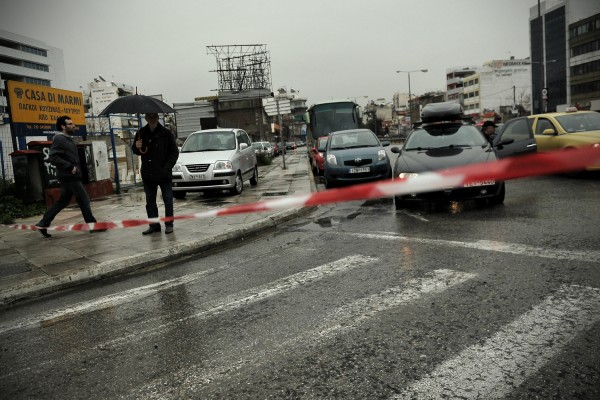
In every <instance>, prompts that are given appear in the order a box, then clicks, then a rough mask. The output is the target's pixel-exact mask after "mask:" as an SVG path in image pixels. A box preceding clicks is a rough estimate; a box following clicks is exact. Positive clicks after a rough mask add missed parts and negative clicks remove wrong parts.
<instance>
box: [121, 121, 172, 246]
mask: <svg viewBox="0 0 600 400" xmlns="http://www.w3.org/2000/svg"><path fill="white" fill-rule="evenodd" d="M146 121H147V122H148V124H147V125H146V126H144V127H143V128H142V129H140V130H139V131H138V132H137V134H136V135H135V141H134V143H133V145H132V146H131V149H132V151H133V152H134V153H135V154H137V155H140V156H142V168H141V171H142V180H143V181H144V193H146V214H147V215H148V218H158V206H157V205H156V195H157V192H158V188H159V187H160V191H161V193H162V198H163V202H164V203H165V217H167V218H168V217H173V187H172V175H171V170H172V169H173V166H175V163H176V162H177V158H178V157H179V150H178V149H177V143H176V142H175V137H174V136H173V134H172V133H171V132H170V131H169V130H167V129H166V128H165V127H164V126H162V125H161V124H160V123H159V122H158V114H156V113H148V114H146ZM155 232H160V224H159V223H153V224H150V227H149V228H148V229H146V230H145V231H144V232H142V234H143V235H150V234H152V233H155ZM172 232H173V221H172V220H171V221H167V222H165V233H167V234H168V233H172Z"/></svg>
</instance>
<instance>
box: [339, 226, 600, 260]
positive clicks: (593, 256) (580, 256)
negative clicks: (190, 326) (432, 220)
mask: <svg viewBox="0 0 600 400" xmlns="http://www.w3.org/2000/svg"><path fill="white" fill-rule="evenodd" d="M340 233H343V234H345V235H351V236H358V237H362V238H365V239H383V240H398V241H408V242H415V243H425V244H434V245H440V246H449V247H464V248H469V249H477V250H486V251H497V252H500V253H511V254H517V255H526V256H533V257H542V258H552V259H560V260H570V261H587V262H594V263H597V262H600V252H598V251H595V250H585V251H582V250H557V249H548V248H542V247H534V246H528V245H526V244H518V243H504V242H496V241H493V240H474V241H472V242H460V241H457V240H441V239H426V238H416V237H408V236H400V235H397V234H394V233H379V234H373V233H353V232H336V233H335V234H336V235H337V234H340Z"/></svg>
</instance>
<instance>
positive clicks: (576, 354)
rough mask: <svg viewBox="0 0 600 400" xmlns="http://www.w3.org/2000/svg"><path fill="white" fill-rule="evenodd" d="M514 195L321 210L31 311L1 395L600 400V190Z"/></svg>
mask: <svg viewBox="0 0 600 400" xmlns="http://www.w3.org/2000/svg"><path fill="white" fill-rule="evenodd" d="M290 151H291V152H302V155H301V157H302V159H303V162H305V165H306V168H307V170H310V164H309V162H308V156H307V154H306V151H307V150H306V149H305V148H301V149H296V150H290ZM388 156H390V159H391V162H392V163H394V161H395V158H394V157H396V155H395V154H393V153H391V152H388ZM314 178H315V179H316V181H315V182H316V188H317V190H319V191H323V190H325V183H324V181H323V177H320V176H317V177H314ZM259 185H260V183H259ZM506 187H507V195H506V199H505V201H504V204H501V205H497V206H493V207H480V206H479V205H477V204H476V203H475V202H470V201H464V202H449V203H444V204H435V205H432V204H429V205H423V206H421V207H412V208H405V209H396V207H395V206H394V200H393V199H392V198H381V199H373V200H368V201H353V202H340V203H336V204H331V205H327V206H322V207H318V208H316V209H314V210H313V211H312V212H311V213H310V214H307V215H305V216H302V217H299V218H296V219H294V220H291V221H289V222H288V223H286V224H284V225H281V226H280V227H278V228H277V229H276V231H273V232H265V233H264V234H263V235H259V236H256V237H254V238H248V240H245V241H243V242H240V243H239V244H238V245H229V246H227V247H226V248H224V249H215V250H213V251H208V252H205V253H203V254H201V255H197V256H189V257H186V258H184V259H178V260H177V261H174V262H171V263H166V264H163V265H162V268H155V267H149V268H147V269H144V270H142V271H140V272H138V273H136V274H131V275H129V276H121V277H115V278H112V279H107V280H103V281H99V282H97V283H90V284H87V285H83V286H79V287H77V288H73V289H70V290H68V291H63V292H57V293H55V294H53V295H49V296H46V297H44V298H40V299H32V300H29V301H24V302H20V303H18V304H16V305H14V306H12V307H8V308H6V309H4V310H3V312H2V314H1V317H0V337H2V343H3V344H2V361H3V365H7V366H10V368H4V369H3V370H2V373H1V374H0V385H1V386H2V388H3V393H4V396H6V397H7V398H32V397H33V398H56V397H61V398H78V397H80V396H81V393H85V397H86V398H90V399H94V398H98V399H101V398H102V399H104V398H161V399H162V398H184V397H191V398H214V399H221V398H228V399H242V398H247V399H254V398H345V399H364V398H386V399H389V398H398V399H414V398H420V399H430V398H482V399H483V398H507V399H508V398H510V399H513V398H514V399H517V398H583V399H592V398H597V397H598V396H600V389H599V388H600V374H598V369H599V362H598V360H600V354H599V350H598V349H600V336H599V335H597V330H598V327H599V326H600V313H599V312H598V310H599V309H600V289H598V288H600V271H599V270H598V265H600V245H599V244H598V240H597V234H598V216H599V215H600V208H599V207H600V206H599V205H598V202H597V199H598V196H599V195H600V181H599V180H598V179H597V177H595V176H578V177H572V176H564V175H553V176H543V177H531V178H525V179H521V180H513V181H510V182H506ZM223 196H224V198H227V197H229V196H230V195H229V194H225V193H224V194H223ZM217 197H218V196H217ZM214 200H215V197H214V195H213V196H210V197H209V198H207V199H205V200H203V198H202V197H199V198H197V199H195V201H214Z"/></svg>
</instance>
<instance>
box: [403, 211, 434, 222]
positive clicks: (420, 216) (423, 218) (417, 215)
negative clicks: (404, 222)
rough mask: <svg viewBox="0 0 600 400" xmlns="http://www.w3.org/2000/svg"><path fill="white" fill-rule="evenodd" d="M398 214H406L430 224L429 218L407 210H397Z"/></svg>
mask: <svg viewBox="0 0 600 400" xmlns="http://www.w3.org/2000/svg"><path fill="white" fill-rule="evenodd" d="M396 214H404V215H406V216H408V217H413V218H415V219H418V220H419V221H423V222H429V220H428V219H427V218H425V217H423V216H422V215H420V214H418V213H414V212H410V211H406V210H396Z"/></svg>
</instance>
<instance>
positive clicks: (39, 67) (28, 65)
mask: <svg viewBox="0 0 600 400" xmlns="http://www.w3.org/2000/svg"><path fill="white" fill-rule="evenodd" d="M23 66H24V67H25V68H31V69H37V70H38V71H46V72H48V71H49V70H50V69H49V68H48V66H47V65H43V64H38V63H34V62H31V61H23Z"/></svg>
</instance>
